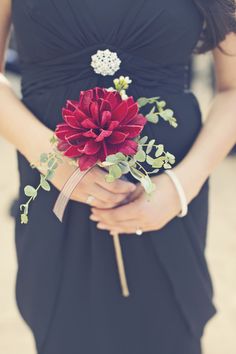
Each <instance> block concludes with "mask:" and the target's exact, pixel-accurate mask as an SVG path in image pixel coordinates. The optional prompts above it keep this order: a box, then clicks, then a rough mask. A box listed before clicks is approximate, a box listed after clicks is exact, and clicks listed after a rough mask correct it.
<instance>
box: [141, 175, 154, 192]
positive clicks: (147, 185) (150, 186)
mask: <svg viewBox="0 0 236 354" xmlns="http://www.w3.org/2000/svg"><path fill="white" fill-rule="evenodd" d="M140 182H141V184H142V186H143V188H144V189H145V191H146V193H148V194H151V193H152V192H153V191H154V190H155V187H156V186H155V184H154V183H152V180H151V178H150V177H149V176H145V177H143V178H142V179H141V181H140Z"/></svg>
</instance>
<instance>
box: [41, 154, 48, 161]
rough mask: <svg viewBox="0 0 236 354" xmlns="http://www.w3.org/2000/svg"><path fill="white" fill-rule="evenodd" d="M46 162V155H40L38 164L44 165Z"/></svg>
mask: <svg viewBox="0 0 236 354" xmlns="http://www.w3.org/2000/svg"><path fill="white" fill-rule="evenodd" d="M47 161H48V155H47V154H46V153H42V154H41V155H40V162H41V163H45V162H47Z"/></svg>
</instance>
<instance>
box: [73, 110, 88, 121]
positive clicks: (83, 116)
mask: <svg viewBox="0 0 236 354" xmlns="http://www.w3.org/2000/svg"><path fill="white" fill-rule="evenodd" d="M74 115H75V117H76V118H77V119H78V121H81V120H83V119H88V118H89V117H88V116H87V115H86V114H85V113H84V112H83V111H82V110H81V109H80V108H79V107H77V108H76V110H75V111H74Z"/></svg>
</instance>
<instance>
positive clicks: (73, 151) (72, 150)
mask: <svg viewBox="0 0 236 354" xmlns="http://www.w3.org/2000/svg"><path fill="white" fill-rule="evenodd" d="M64 155H65V156H67V157H70V158H73V157H78V156H80V152H79V151H78V146H74V145H70V147H69V148H68V149H67V150H66V151H65V152H64Z"/></svg>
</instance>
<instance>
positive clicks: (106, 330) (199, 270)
mask: <svg viewBox="0 0 236 354" xmlns="http://www.w3.org/2000/svg"><path fill="white" fill-rule="evenodd" d="M12 6H13V9H12V10H13V23H14V26H15V31H16V37H17V43H18V50H19V55H20V59H21V70H22V79H23V80H22V94H23V98H22V102H23V103H24V104H25V105H26V106H27V107H28V109H30V110H31V111H32V112H33V113H34V114H35V115H36V116H37V117H38V119H40V120H41V121H42V122H43V123H44V124H45V125H47V126H48V127H50V128H51V129H54V128H55V126H56V124H57V123H58V122H59V121H61V119H62V117H61V108H62V106H64V104H65V101H66V99H77V98H78V97H79V93H80V90H85V89H88V88H92V87H94V86H103V87H109V86H112V80H113V79H114V77H118V76H119V75H129V76H130V78H131V79H132V80H133V82H132V84H131V86H130V88H129V89H128V94H129V95H133V97H134V98H135V99H136V98H138V97H141V96H146V97H153V96H160V97H161V98H162V99H164V100H166V102H167V104H168V106H169V107H170V108H172V109H173V110H174V111H175V116H176V118H177V120H178V123H179V126H178V128H177V129H174V128H171V127H170V126H168V125H167V124H166V123H164V122H160V123H159V124H158V125H153V124H147V125H146V126H145V131H144V134H145V135H146V134H147V135H148V136H149V137H150V138H153V137H155V138H157V139H158V140H159V141H160V142H162V143H164V144H165V145H166V148H167V149H168V151H171V152H172V153H174V154H175V156H176V158H177V163H178V162H179V161H180V160H181V159H182V158H183V157H184V156H185V155H186V153H187V152H188V150H189V148H190V147H191V145H192V144H193V142H194V140H195V138H196V136H197V134H198V133H199V130H200V128H201V124H202V122H201V112H200V110H199V105H198V102H197V100H196V98H195V96H194V95H193V94H192V93H191V92H190V91H189V90H188V87H187V85H186V82H187V74H188V63H189V59H190V56H191V54H192V52H193V49H194V47H195V45H196V43H197V42H198V40H199V37H200V34H201V31H202V26H203V18H202V16H201V15H200V13H199V12H198V10H197V8H196V7H195V5H194V3H193V1H191V0H119V1H118V0H100V1H98V0H40V1H39V0H13V5H12ZM106 48H108V49H110V50H111V51H115V52H116V53H117V54H118V56H119V58H120V59H121V61H122V62H121V67H120V70H119V71H118V72H116V73H115V75H114V77H113V76H102V75H99V74H96V73H95V72H94V70H93V68H92V67H91V66H90V61H91V55H92V54H94V53H95V52H96V51H97V50H98V49H106ZM149 108H150V107H148V109H149ZM143 112H144V113H145V110H144V111H143ZM22 129H24V127H22ZM17 156H18V168H19V176H20V190H19V203H22V202H24V201H25V196H24V193H23V187H24V186H25V185H26V184H32V185H37V183H38V179H39V174H38V172H37V170H32V169H31V167H30V166H29V163H28V162H27V161H26V160H25V158H24V157H23V156H22V155H21V154H20V153H18V155H17ZM208 188H209V187H208V181H207V182H206V183H205V184H204V186H203V188H202V189H201V191H200V193H199V195H198V196H197V197H196V198H195V199H194V200H193V201H192V202H191V204H190V205H189V213H188V215H187V216H186V217H184V218H177V217H176V218H174V219H173V220H172V221H171V222H169V223H168V224H167V225H166V226H165V227H164V228H162V229H161V230H159V231H156V232H155V231H154V232H148V233H144V235H143V236H142V237H140V236H137V235H133V236H130V235H121V237H120V240H121V245H122V249H123V254H124V260H125V266H126V272H127V278H128V283H129V287H130V292H131V295H130V297H128V298H124V297H122V296H121V291H120V283H119V278H118V273H117V266H116V261H115V256H114V249H113V243H112V239H111V237H110V236H108V233H107V232H106V231H101V230H98V229H97V228H96V224H95V223H94V222H92V221H90V220H89V214H90V207H89V206H88V205H85V204H82V203H77V202H74V201H70V202H69V205H68V207H67V209H66V213H65V218H64V222H63V223H60V222H59V221H58V220H57V218H56V217H55V215H54V214H53V212H52V208H53V205H54V203H55V200H56V198H57V196H58V191H57V190H56V189H55V188H54V187H53V188H52V191H51V192H50V193H48V192H41V193H40V194H39V196H38V198H37V199H36V200H35V201H34V202H33V203H32V206H31V209H30V221H29V223H28V225H21V224H20V221H19V220H20V216H19V212H18V213H17V215H16V228H15V236H16V249H17V256H18V273H17V282H16V299H17V304H18V306H19V310H20V312H21V314H22V316H23V318H24V320H25V321H26V322H27V323H28V325H29V326H30V328H31V329H32V332H33V334H34V338H35V342H36V346H37V350H38V353H39V354H95V353H97V354H199V353H200V352H201V348H200V347H201V345H200V338H201V335H202V333H203V329H204V325H205V324H206V322H207V321H208V320H209V319H210V318H211V317H212V316H213V315H214V314H215V311H216V310H215V307H214V305H213V303H212V284H211V280H210V277H209V274H208V269H207V265H206V261H205V257H204V249H205V244H206V228H207V214H208Z"/></svg>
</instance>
